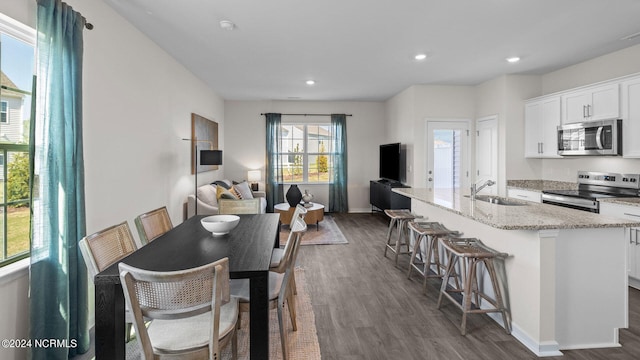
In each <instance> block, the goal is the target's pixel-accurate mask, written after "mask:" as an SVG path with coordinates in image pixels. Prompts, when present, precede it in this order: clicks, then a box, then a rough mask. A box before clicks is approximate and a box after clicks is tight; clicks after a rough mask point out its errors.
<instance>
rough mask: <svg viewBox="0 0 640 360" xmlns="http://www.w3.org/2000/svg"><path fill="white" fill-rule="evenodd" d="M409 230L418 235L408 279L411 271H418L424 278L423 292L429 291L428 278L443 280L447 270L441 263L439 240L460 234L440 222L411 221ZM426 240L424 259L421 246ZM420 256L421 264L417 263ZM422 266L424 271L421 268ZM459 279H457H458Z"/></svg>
mask: <svg viewBox="0 0 640 360" xmlns="http://www.w3.org/2000/svg"><path fill="white" fill-rule="evenodd" d="M408 227H409V230H410V231H412V232H413V233H414V234H416V240H415V243H414V244H413V252H412V254H411V260H410V261H409V270H408V271H407V278H411V271H412V270H413V269H416V271H417V272H418V273H420V275H422V276H423V277H424V281H423V283H422V292H423V293H426V291H427V278H442V277H443V276H444V273H445V271H446V270H447V269H446V267H445V266H444V264H442V262H441V261H440V246H438V245H439V243H440V241H439V239H440V238H441V237H443V236H460V235H461V234H460V232H458V231H454V230H449V229H447V228H446V227H445V226H444V225H442V224H441V223H439V222H418V221H410V222H409V224H408ZM423 239H424V240H425V248H426V256H425V257H424V258H423V257H422V251H421V250H420V244H421V243H422V240H423ZM418 255H419V260H421V261H420V262H418V263H416V258H417V257H418ZM432 265H435V273H436V274H435V275H430V274H429V272H430V270H431V266H432ZM419 266H422V269H421V268H420V267H419ZM456 279H457V278H456Z"/></svg>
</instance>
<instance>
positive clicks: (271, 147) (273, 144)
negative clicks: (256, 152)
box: [264, 113, 284, 212]
mask: <svg viewBox="0 0 640 360" xmlns="http://www.w3.org/2000/svg"><path fill="white" fill-rule="evenodd" d="M264 116H265V118H266V123H267V132H266V133H267V139H266V144H267V151H266V154H267V158H266V160H265V164H266V168H267V174H266V178H265V187H266V188H265V192H266V195H267V212H273V207H274V205H276V204H279V203H282V202H284V186H283V183H282V181H283V180H282V156H281V155H280V153H281V152H282V148H281V146H282V144H281V143H280V138H281V137H282V114H277V113H268V114H264Z"/></svg>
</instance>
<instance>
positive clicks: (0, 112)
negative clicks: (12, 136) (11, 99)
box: [0, 100, 9, 124]
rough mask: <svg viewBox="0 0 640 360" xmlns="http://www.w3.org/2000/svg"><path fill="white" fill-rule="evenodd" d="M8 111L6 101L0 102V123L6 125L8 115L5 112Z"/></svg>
mask: <svg viewBox="0 0 640 360" xmlns="http://www.w3.org/2000/svg"><path fill="white" fill-rule="evenodd" d="M8 109H9V103H8V102H6V101H4V100H3V101H0V123H5V124H6V123H7V121H8V120H9V114H8V113H7V110H8Z"/></svg>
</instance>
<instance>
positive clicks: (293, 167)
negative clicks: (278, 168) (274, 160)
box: [279, 124, 335, 183]
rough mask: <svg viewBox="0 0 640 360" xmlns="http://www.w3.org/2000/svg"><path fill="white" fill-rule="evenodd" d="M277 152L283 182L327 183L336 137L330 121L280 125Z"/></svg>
mask: <svg viewBox="0 0 640 360" xmlns="http://www.w3.org/2000/svg"><path fill="white" fill-rule="evenodd" d="M281 133H282V135H281V138H280V139H279V140H280V142H281V146H280V148H281V149H282V153H281V154H280V156H281V159H282V177H283V181H284V182H285V183H329V182H330V179H331V174H332V172H333V164H334V158H333V149H334V144H335V136H334V134H333V133H332V131H331V125H330V124H283V125H282V132H281Z"/></svg>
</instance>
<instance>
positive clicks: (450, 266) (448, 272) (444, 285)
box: [438, 254, 457, 309]
mask: <svg viewBox="0 0 640 360" xmlns="http://www.w3.org/2000/svg"><path fill="white" fill-rule="evenodd" d="M456 259H457V258H456ZM454 266H455V260H454V258H453V254H449V260H448V261H447V270H446V271H445V272H444V276H443V277H442V285H441V286H440V295H438V309H440V306H442V294H444V293H445V292H446V291H447V283H448V282H449V277H450V276H451V271H452V270H453V267H454Z"/></svg>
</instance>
